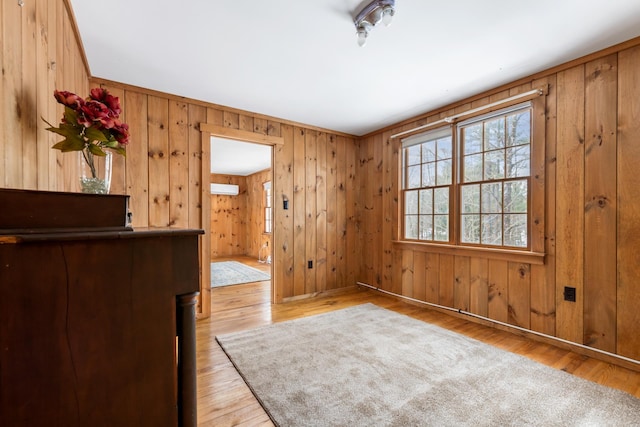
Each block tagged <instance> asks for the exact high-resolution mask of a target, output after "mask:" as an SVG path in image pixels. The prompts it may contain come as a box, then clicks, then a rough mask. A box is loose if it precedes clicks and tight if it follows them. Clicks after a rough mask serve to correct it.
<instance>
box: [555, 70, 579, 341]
mask: <svg viewBox="0 0 640 427" xmlns="http://www.w3.org/2000/svg"><path fill="white" fill-rule="evenodd" d="M557 161H558V167H557V170H556V177H557V181H556V212H557V217H556V227H557V228H556V251H557V263H556V303H557V312H556V332H557V335H558V337H559V338H563V339H566V340H569V341H573V342H577V343H580V344H582V341H583V313H584V311H583V307H584V304H583V301H584V286H583V281H584V274H583V271H584V270H583V269H584V66H583V65H579V66H577V67H574V68H571V69H568V70H566V71H562V72H560V73H558V145H557ZM567 286H569V287H573V288H575V289H576V302H570V301H564V297H563V293H564V288H565V287H567Z"/></svg>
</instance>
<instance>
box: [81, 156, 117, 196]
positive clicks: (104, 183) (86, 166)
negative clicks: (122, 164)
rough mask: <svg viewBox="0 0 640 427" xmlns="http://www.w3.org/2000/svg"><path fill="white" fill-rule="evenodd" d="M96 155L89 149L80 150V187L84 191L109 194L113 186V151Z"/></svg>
mask: <svg viewBox="0 0 640 427" xmlns="http://www.w3.org/2000/svg"><path fill="white" fill-rule="evenodd" d="M106 153H107V155H106V156H96V155H94V154H93V153H91V152H90V151H89V150H83V151H80V152H79V156H78V161H79V171H80V189H81V190H82V192H83V193H90V194H109V187H110V186H111V162H112V157H113V155H112V153H111V151H107V152H106Z"/></svg>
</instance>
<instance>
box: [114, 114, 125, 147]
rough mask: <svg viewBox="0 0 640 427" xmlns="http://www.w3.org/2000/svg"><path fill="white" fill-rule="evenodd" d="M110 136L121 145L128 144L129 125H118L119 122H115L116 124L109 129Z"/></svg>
mask: <svg viewBox="0 0 640 427" xmlns="http://www.w3.org/2000/svg"><path fill="white" fill-rule="evenodd" d="M111 134H112V135H113V137H114V138H115V139H116V141H118V143H120V144H122V145H127V144H128V143H129V125H128V124H126V123H120V120H116V124H115V126H114V127H113V129H111Z"/></svg>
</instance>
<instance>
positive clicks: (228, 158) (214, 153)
mask: <svg viewBox="0 0 640 427" xmlns="http://www.w3.org/2000/svg"><path fill="white" fill-rule="evenodd" d="M270 168H271V146H269V145H261V144H252V143H249V142H241V141H232V140H230V139H224V138H217V137H212V138H211V172H212V173H219V174H223V175H240V176H248V175H251V174H254V173H256V172H260V171H263V170H266V169H270Z"/></svg>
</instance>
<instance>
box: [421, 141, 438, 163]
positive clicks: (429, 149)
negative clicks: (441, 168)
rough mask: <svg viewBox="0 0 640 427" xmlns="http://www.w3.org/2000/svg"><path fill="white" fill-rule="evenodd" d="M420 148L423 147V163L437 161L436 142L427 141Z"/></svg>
mask: <svg viewBox="0 0 640 427" xmlns="http://www.w3.org/2000/svg"><path fill="white" fill-rule="evenodd" d="M420 146H421V147H422V163H426V162H434V161H435V160H436V141H435V140H433V141H427V142H424V143H422V144H420Z"/></svg>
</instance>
